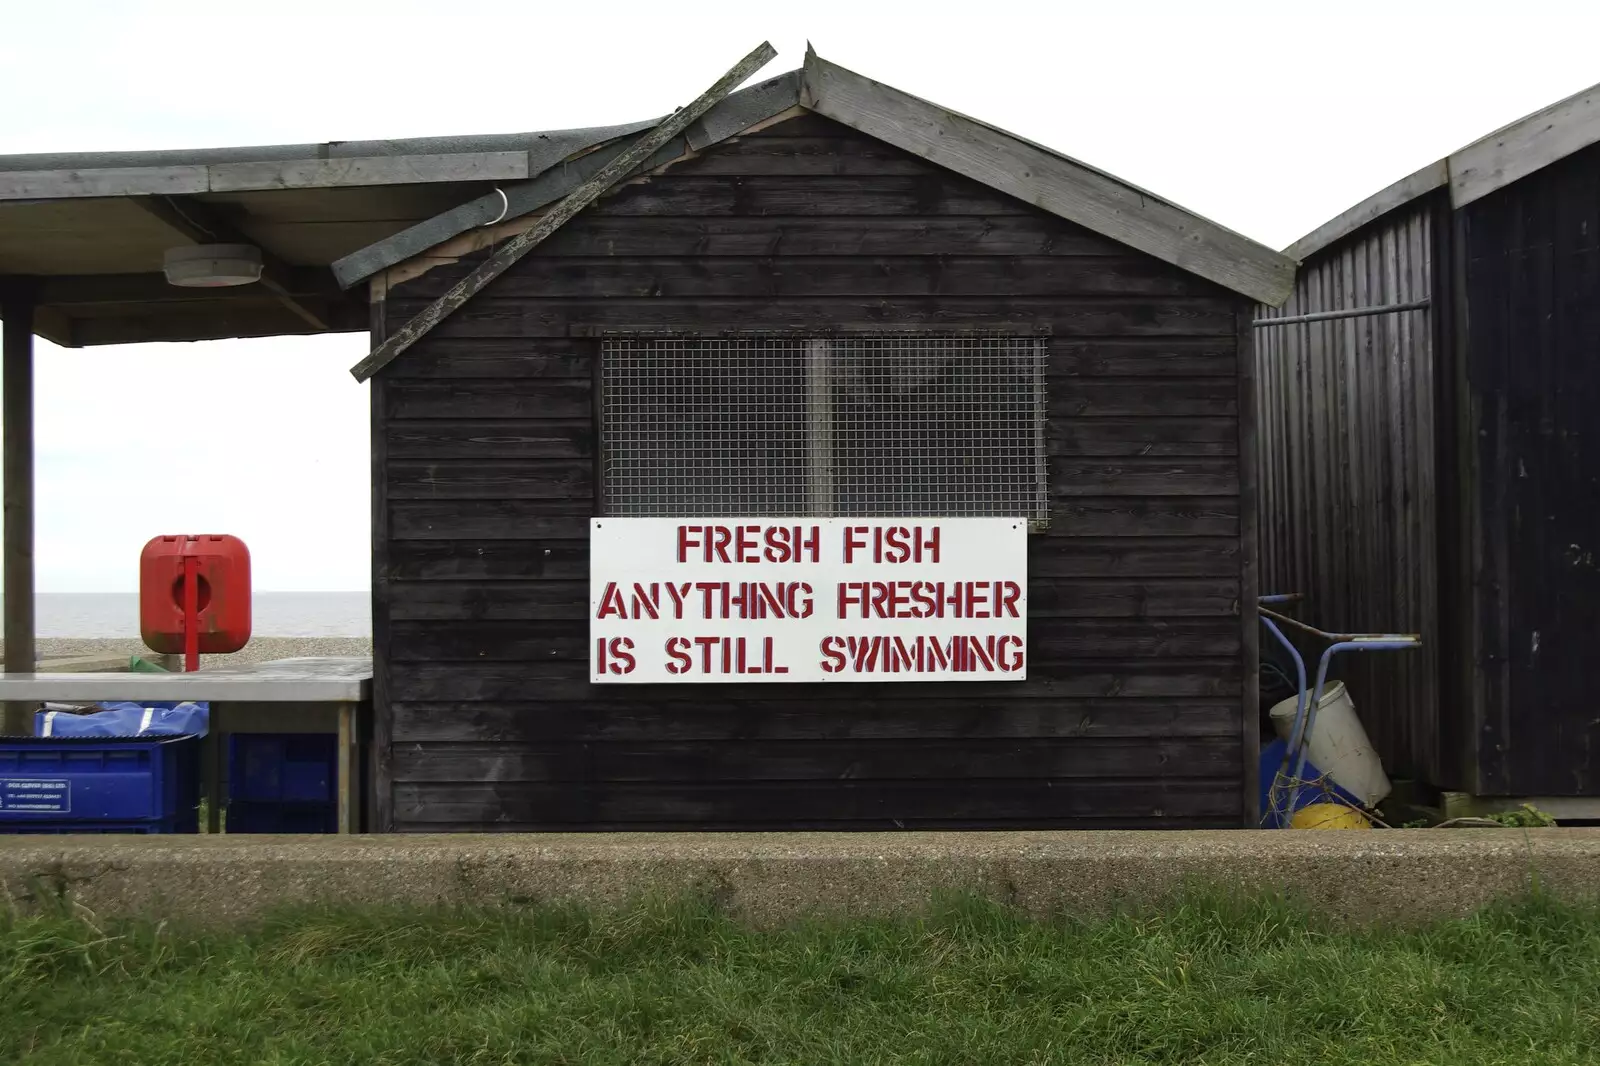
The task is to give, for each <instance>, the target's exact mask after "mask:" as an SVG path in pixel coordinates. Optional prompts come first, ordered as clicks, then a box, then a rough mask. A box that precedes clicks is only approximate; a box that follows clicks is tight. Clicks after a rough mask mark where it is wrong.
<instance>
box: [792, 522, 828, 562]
mask: <svg viewBox="0 0 1600 1066" xmlns="http://www.w3.org/2000/svg"><path fill="white" fill-rule="evenodd" d="M797 532H798V527H797ZM808 555H809V556H810V557H811V558H810V560H809V561H810V562H813V563H815V562H820V561H821V560H822V527H821V526H812V527H811V528H810V529H809V530H807V531H806V533H805V534H804V535H803V536H802V537H801V538H800V550H799V554H798V555H796V557H795V558H796V559H797V560H801V561H804V560H805V557H806V556H808Z"/></svg>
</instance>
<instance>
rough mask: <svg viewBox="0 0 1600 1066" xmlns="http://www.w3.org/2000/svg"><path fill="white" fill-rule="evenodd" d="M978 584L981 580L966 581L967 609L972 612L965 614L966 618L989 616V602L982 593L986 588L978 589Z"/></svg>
mask: <svg viewBox="0 0 1600 1066" xmlns="http://www.w3.org/2000/svg"><path fill="white" fill-rule="evenodd" d="M980 584H982V582H979V581H968V582H967V583H966V585H967V593H966V595H967V609H968V610H969V611H971V612H972V613H971V614H969V615H967V617H968V618H988V617H989V602H988V598H987V597H986V596H985V595H984V591H987V590H983V591H980V590H979V588H978V586H979V585H980Z"/></svg>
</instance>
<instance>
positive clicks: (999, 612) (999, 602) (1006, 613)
mask: <svg viewBox="0 0 1600 1066" xmlns="http://www.w3.org/2000/svg"><path fill="white" fill-rule="evenodd" d="M1020 599H1022V588H1021V587H1020V586H1019V585H1018V584H1017V583H1016V582H1015V581H996V582H995V583H994V604H995V609H994V616H995V617H996V618H1021V617H1022V616H1021V615H1020V614H1018V613H1017V601H1018V600H1020Z"/></svg>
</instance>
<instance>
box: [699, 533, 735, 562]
mask: <svg viewBox="0 0 1600 1066" xmlns="http://www.w3.org/2000/svg"><path fill="white" fill-rule="evenodd" d="M732 542H733V530H731V529H729V528H728V527H727V526H712V527H711V539H710V540H709V541H707V542H706V546H707V547H708V548H709V549H710V550H711V554H712V555H713V556H715V558H716V561H717V562H720V563H731V562H733V560H732V559H730V558H729V557H728V545H729V544H731V543H732ZM711 561H712V560H711V559H707V560H706V562H711Z"/></svg>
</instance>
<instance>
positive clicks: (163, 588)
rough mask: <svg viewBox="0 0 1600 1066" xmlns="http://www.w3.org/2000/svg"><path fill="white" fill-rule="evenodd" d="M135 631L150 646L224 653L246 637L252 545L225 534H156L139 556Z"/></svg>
mask: <svg viewBox="0 0 1600 1066" xmlns="http://www.w3.org/2000/svg"><path fill="white" fill-rule="evenodd" d="M139 633H140V635H141V636H143V637H144V642H145V645H146V646H147V647H149V648H150V650H151V651H156V652H162V653H166V654H176V653H179V652H181V653H183V655H184V660H185V661H184V669H186V670H194V669H197V668H198V667H199V665H200V662H199V660H200V655H201V653H204V654H207V655H222V654H226V653H228V652H234V651H238V650H239V649H240V648H243V647H244V646H245V645H246V644H248V643H249V642H250V549H248V548H246V547H245V545H244V541H242V540H240V539H239V538H238V537H234V536H229V535H228V534H225V533H208V534H204V535H201V536H163V537H155V538H153V539H152V540H151V541H150V543H148V544H146V545H145V546H144V551H143V552H142V553H140V556H139Z"/></svg>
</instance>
